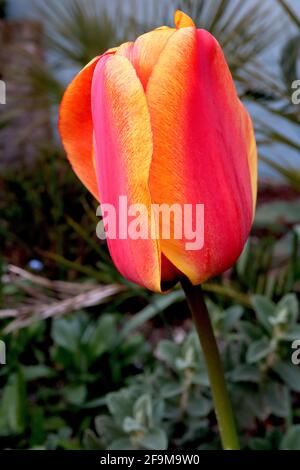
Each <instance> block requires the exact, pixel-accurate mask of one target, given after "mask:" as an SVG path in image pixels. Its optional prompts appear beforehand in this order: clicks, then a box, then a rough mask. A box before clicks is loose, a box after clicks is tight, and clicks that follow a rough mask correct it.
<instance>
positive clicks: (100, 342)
mask: <svg viewBox="0 0 300 470" xmlns="http://www.w3.org/2000/svg"><path fill="white" fill-rule="evenodd" d="M92 329H93V331H92V332H91V335H90V338H89V342H88V348H89V351H90V355H91V357H92V358H94V359H97V358H99V357H100V356H101V355H102V354H103V353H104V352H105V351H109V350H110V349H111V348H112V347H113V345H114V344H115V342H116V340H117V330H116V319H115V317H114V315H111V314H106V315H102V316H101V317H100V318H99V320H98V322H97V323H96V325H94V326H93V327H92Z"/></svg>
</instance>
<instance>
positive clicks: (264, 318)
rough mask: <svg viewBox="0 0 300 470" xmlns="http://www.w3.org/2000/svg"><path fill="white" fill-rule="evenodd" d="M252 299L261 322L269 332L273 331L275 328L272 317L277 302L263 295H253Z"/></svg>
mask: <svg viewBox="0 0 300 470" xmlns="http://www.w3.org/2000/svg"><path fill="white" fill-rule="evenodd" d="M251 301H252V305H253V308H254V310H255V313H256V316H257V319H258V321H259V323H260V324H261V325H262V326H263V327H264V328H265V330H266V331H267V332H268V333H271V332H272V329H273V328H272V325H271V323H270V317H271V316H272V315H274V312H275V308H276V307H275V304H274V303H273V302H271V300H269V299H268V298H267V297H264V296H263V295H253V296H251Z"/></svg>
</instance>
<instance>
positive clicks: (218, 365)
mask: <svg viewBox="0 0 300 470" xmlns="http://www.w3.org/2000/svg"><path fill="white" fill-rule="evenodd" d="M181 285H182V288H183V290H184V292H185V295H186V298H187V302H188V305H189V307H190V310H191V313H192V317H193V320H194V324H195V327H196V330H197V333H198V336H199V340H200V344H201V348H202V351H203V355H204V359H205V362H206V367H207V372H208V376H209V380H210V385H211V391H212V396H213V401H214V405H215V412H216V416H217V421H218V425H219V431H220V436H221V441H222V445H223V449H224V450H239V449H240V445H239V439H238V435H237V431H236V426H235V421H234V416H233V412H232V406H231V403H230V399H229V395H228V390H227V386H226V382H225V377H224V370H223V366H222V362H221V358H220V354H219V350H218V345H217V342H216V338H215V335H214V332H213V328H212V324H211V321H210V317H209V313H208V310H207V307H206V305H205V301H204V298H203V292H202V289H201V286H200V285H199V286H193V285H192V284H191V282H190V281H189V280H188V279H187V278H184V279H182V280H181Z"/></svg>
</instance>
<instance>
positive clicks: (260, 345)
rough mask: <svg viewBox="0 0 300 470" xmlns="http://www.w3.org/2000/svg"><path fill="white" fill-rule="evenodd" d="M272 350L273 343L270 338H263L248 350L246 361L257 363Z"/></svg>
mask: <svg viewBox="0 0 300 470" xmlns="http://www.w3.org/2000/svg"><path fill="white" fill-rule="evenodd" d="M271 351H272V345H271V342H270V340H268V339H267V338H262V339H260V340H258V341H255V342H254V343H252V344H251V345H250V346H249V348H248V351H247V355H246V361H247V362H248V364H255V363H256V362H259V361H261V360H262V359H264V358H265V357H267V355H268V354H269V353H270V352H271Z"/></svg>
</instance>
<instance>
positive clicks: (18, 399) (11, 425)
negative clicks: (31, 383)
mask: <svg viewBox="0 0 300 470" xmlns="http://www.w3.org/2000/svg"><path fill="white" fill-rule="evenodd" d="M25 410H26V395H25V382H24V378H23V375H22V374H21V372H17V373H14V374H12V375H11V376H10V377H9V379H8V383H7V384H6V386H5V387H4V390H3V394H2V400H1V407H0V435H2V436H8V435H10V434H22V433H23V432H24V429H25V419H26V416H25Z"/></svg>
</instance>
